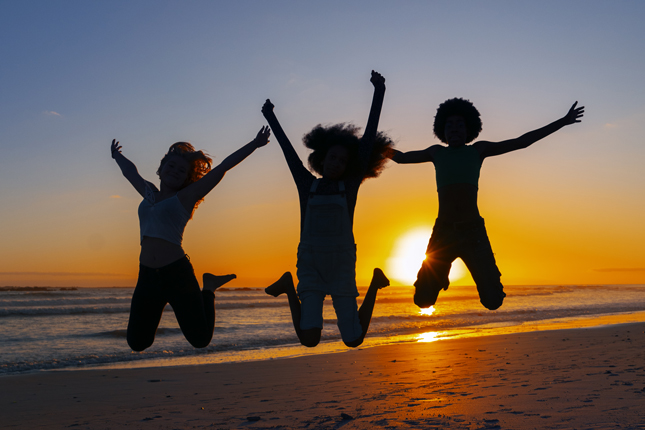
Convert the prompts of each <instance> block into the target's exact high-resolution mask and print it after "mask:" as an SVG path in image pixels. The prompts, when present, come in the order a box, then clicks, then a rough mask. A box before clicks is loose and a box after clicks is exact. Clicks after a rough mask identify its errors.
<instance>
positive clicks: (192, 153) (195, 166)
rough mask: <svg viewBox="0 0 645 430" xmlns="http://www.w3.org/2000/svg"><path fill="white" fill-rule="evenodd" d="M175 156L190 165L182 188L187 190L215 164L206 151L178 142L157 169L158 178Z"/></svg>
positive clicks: (171, 147)
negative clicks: (170, 159) (165, 165)
mask: <svg viewBox="0 0 645 430" xmlns="http://www.w3.org/2000/svg"><path fill="white" fill-rule="evenodd" d="M173 156H174V157H181V158H183V159H184V160H186V161H188V163H189V164H190V169H189V170H188V176H187V177H186V181H185V182H184V185H182V187H181V188H186V187H187V186H189V185H190V184H192V183H194V182H197V181H199V180H200V179H201V178H202V177H203V176H204V175H205V174H207V173H208V172H210V170H211V163H212V162H213V159H212V158H210V157H209V156H208V155H207V154H206V153H204V151H202V150H199V151H197V150H195V147H193V145H191V144H190V143H188V142H176V143H173V144H172V145H170V148H169V149H168V152H167V153H166V155H164V157H163V158H162V159H161V163H159V168H158V169H157V176H158V175H159V174H160V173H161V170H162V169H163V166H164V164H166V162H168V160H169V158H170V157H173ZM203 200H204V199H201V200H199V201H198V202H197V203H195V207H194V208H193V211H194V210H195V209H196V208H197V206H198V205H199V204H200V203H201V202H202V201H203ZM191 218H192V215H191Z"/></svg>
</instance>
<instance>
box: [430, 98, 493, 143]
mask: <svg viewBox="0 0 645 430" xmlns="http://www.w3.org/2000/svg"><path fill="white" fill-rule="evenodd" d="M455 115H457V116H461V117H462V118H463V119H464V121H465V122H466V130H468V137H467V139H466V143H469V142H472V141H473V140H475V139H476V138H477V136H479V133H480V132H481V131H482V120H481V119H480V118H479V111H478V110H477V108H476V107H475V106H473V104H472V103H471V102H470V100H466V99H461V98H454V99H450V100H446V101H445V102H443V103H441V104H440V105H439V107H438V108H437V114H436V115H435V117H434V126H433V128H434V135H435V136H437V138H439V140H440V141H442V142H443V143H447V142H446V136H445V134H444V133H445V127H446V120H447V119H448V118H449V117H451V116H455Z"/></svg>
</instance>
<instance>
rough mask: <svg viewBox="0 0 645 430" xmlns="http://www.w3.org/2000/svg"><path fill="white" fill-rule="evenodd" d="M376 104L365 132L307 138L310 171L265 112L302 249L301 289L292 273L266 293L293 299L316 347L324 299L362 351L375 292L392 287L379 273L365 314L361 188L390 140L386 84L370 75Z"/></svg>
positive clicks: (301, 333) (269, 108) (267, 109)
mask: <svg viewBox="0 0 645 430" xmlns="http://www.w3.org/2000/svg"><path fill="white" fill-rule="evenodd" d="M370 81H371V82H372V84H373V85H374V98H373V100H372V107H371V110H370V114H369V118H368V121H367V126H366V127H365V133H364V134H363V136H362V137H358V132H359V129H358V128H357V127H355V126H353V125H348V124H336V125H333V126H329V127H323V126H321V125H318V126H316V127H315V128H314V129H313V130H312V131H311V132H309V133H308V134H307V135H305V137H304V139H303V140H304V143H305V146H307V148H309V149H312V150H313V152H312V153H311V154H310V155H309V166H310V167H311V169H312V170H313V171H314V172H316V173H317V174H318V175H320V176H322V178H317V177H316V176H314V175H313V174H312V173H311V172H309V170H307V168H305V166H304V165H303V163H302V161H301V160H300V158H299V157H298V155H297V153H296V151H295V150H294V149H293V146H292V145H291V142H290V141H289V139H288V138H287V136H286V134H285V133H284V131H283V130H282V127H281V126H280V123H279V122H278V119H277V118H276V116H275V114H274V113H273V107H274V106H273V104H271V101H270V100H267V101H266V103H265V104H264V106H263V107H262V113H263V114H264V117H265V118H266V119H267V121H268V122H269V125H270V126H271V129H272V130H273V133H274V135H275V137H276V139H277V140H278V143H279V144H280V147H281V148H282V152H283V153H284V156H285V158H286V160H287V164H288V166H289V169H290V170H291V174H292V176H293V179H294V181H295V183H296V186H297V187H298V196H299V197H300V216H301V218H300V244H299V246H298V263H297V268H298V270H297V276H298V281H299V282H298V290H297V293H296V289H295V287H294V283H293V278H292V276H291V273H290V272H286V273H285V274H284V275H283V276H282V277H281V278H280V280H278V281H277V282H276V283H274V284H272V285H271V286H269V287H267V288H266V292H267V294H270V295H272V296H275V297H277V296H279V295H280V294H283V293H285V294H287V297H288V299H289V306H290V308H291V316H292V319H293V325H294V328H295V330H296V333H297V335H298V338H299V339H300V343H302V344H303V345H305V346H308V347H314V346H316V345H318V343H319V342H320V335H321V331H322V327H323V301H324V299H325V296H327V295H331V298H332V301H333V305H334V309H335V311H336V317H337V320H338V329H339V330H340V333H341V337H342V339H343V342H344V343H345V345H347V346H350V347H357V346H359V345H360V344H361V343H362V342H363V339H364V338H365V334H366V333H367V330H368V328H369V324H370V320H371V318H372V311H373V309H374V303H375V301H376V294H377V292H378V290H379V289H380V288H384V287H386V286H388V285H389V280H388V279H387V278H386V277H385V275H384V274H383V272H382V271H381V270H380V269H378V268H376V269H374V276H373V278H372V281H371V284H370V286H369V289H368V291H367V293H366V295H365V298H364V299H363V303H362V305H361V308H360V309H357V303H356V297H357V296H358V289H357V288H356V245H355V243H354V234H353V223H354V208H355V207H356V198H357V196H358V189H359V187H360V185H361V183H362V182H363V181H364V180H365V179H367V178H373V177H376V176H378V175H379V173H380V172H381V170H382V169H383V167H384V164H385V162H386V160H387V157H386V153H387V152H388V151H389V150H390V148H391V146H392V141H391V140H390V139H389V138H388V137H387V136H386V135H384V134H382V133H378V132H377V127H378V121H379V116H380V114H381V107H382V105H383V97H384V95H385V79H384V78H383V77H382V76H381V75H380V74H379V73H376V72H374V71H372V77H371V79H370Z"/></svg>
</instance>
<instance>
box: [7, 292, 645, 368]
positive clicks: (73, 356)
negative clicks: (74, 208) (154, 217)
mask: <svg viewBox="0 0 645 430" xmlns="http://www.w3.org/2000/svg"><path fill="white" fill-rule="evenodd" d="M365 290H366V289H365V288H362V289H361V288H359V291H360V293H361V297H362V296H363V295H364V293H365ZM132 291H133V289H132V288H120V287H119V288H117V287H114V288H76V287H67V288H61V287H0V345H1V346H0V375H10V374H16V373H25V372H35V371H53V370H79V369H90V368H97V367H99V368H127V367H152V366H176V365H192V364H203V363H219V362H231V361H247V360H270V359H276V358H281V357H289V356H298V355H306V354H319V353H329V352H338V351H345V350H348V349H349V348H347V347H346V346H344V344H343V343H342V342H341V341H340V333H339V332H338V329H337V328H336V319H335V314H334V311H333V307H332V306H331V299H330V298H328V299H327V300H325V306H324V324H325V327H324V329H323V341H322V342H321V344H320V345H319V346H318V347H316V348H305V347H303V346H301V345H300V344H299V343H298V339H297V337H296V335H295V333H294V330H293V326H292V323H291V316H290V313H289V307H288V304H287V298H286V296H284V295H283V296H280V297H278V298H274V297H271V296H268V295H267V294H265V293H264V291H263V290H262V289H255V288H243V287H238V288H232V287H231V288H221V289H220V290H218V291H217V294H216V322H215V332H214V335H213V340H212V342H211V344H210V345H209V346H208V347H207V348H204V349H195V348H193V347H192V346H191V345H190V344H189V343H188V342H187V341H186V340H185V339H184V337H183V335H182V333H181V330H180V329H179V326H178V325H177V321H176V319H175V316H174V313H173V312H172V309H171V308H170V307H167V308H166V311H165V312H164V315H163V318H162V320H161V323H160V325H159V330H158V331H157V337H156V340H155V343H154V345H153V346H152V347H150V348H149V349H148V350H146V351H144V352H133V351H131V350H130V348H129V347H128V345H127V343H126V337H125V336H126V327H127V322H128V312H129V307H130V297H131V295H132ZM505 291H506V293H507V297H506V299H505V301H504V304H503V306H502V307H501V308H500V309H498V310H496V311H488V310H487V309H485V308H484V307H483V306H482V305H481V304H480V303H479V299H478V296H477V291H476V289H475V287H473V286H470V287H462V286H451V287H450V288H449V289H448V290H447V291H442V293H441V294H440V295H439V300H438V301H437V303H436V305H435V306H434V307H433V308H431V312H426V313H422V312H420V310H419V308H418V307H417V306H416V305H414V303H413V302H412V293H413V289H412V288H410V287H388V288H385V289H383V290H381V291H379V295H378V299H377V302H376V307H375V310H374V315H373V317H372V323H371V325H370V330H369V333H368V335H367V337H366V340H365V343H364V344H363V345H362V346H361V347H369V346H374V345H383V344H390V343H397V342H417V341H432V340H437V339H446V338H451V337H464V336H483V335H490V334H499V333H510V332H518V331H532V330H545V329H559V328H575V327H593V326H599V325H604V324H613V323H621V322H639V321H645V285H558V286H507V287H505ZM359 303H360V299H359Z"/></svg>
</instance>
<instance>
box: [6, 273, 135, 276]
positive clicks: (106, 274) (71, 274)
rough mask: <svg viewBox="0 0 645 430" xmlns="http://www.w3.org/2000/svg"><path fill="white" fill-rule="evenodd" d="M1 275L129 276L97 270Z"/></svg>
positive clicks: (7, 274) (9, 274)
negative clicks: (98, 271)
mask: <svg viewBox="0 0 645 430" xmlns="http://www.w3.org/2000/svg"><path fill="white" fill-rule="evenodd" d="M0 276H105V277H118V276H128V275H124V274H123V273H97V272H0Z"/></svg>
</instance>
